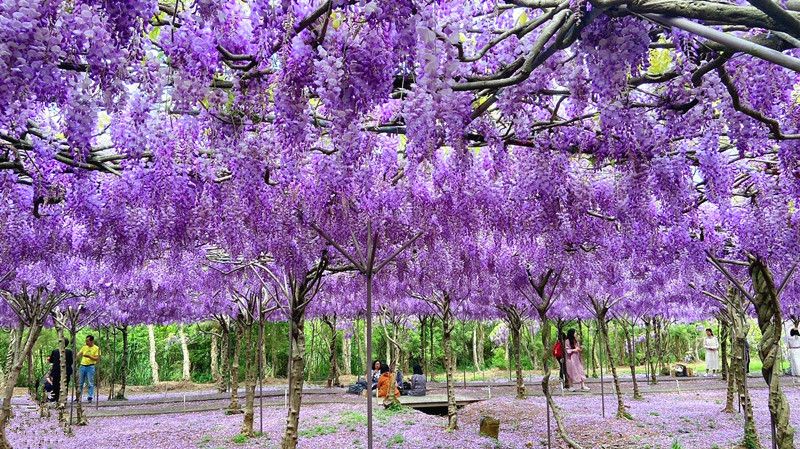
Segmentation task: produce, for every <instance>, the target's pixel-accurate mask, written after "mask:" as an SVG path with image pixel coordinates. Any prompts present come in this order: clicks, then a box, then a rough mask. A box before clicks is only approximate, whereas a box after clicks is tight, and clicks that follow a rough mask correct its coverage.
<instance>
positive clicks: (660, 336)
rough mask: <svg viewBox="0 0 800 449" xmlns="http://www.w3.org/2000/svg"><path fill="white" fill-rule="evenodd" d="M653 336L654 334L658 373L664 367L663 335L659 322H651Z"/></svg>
mask: <svg viewBox="0 0 800 449" xmlns="http://www.w3.org/2000/svg"><path fill="white" fill-rule="evenodd" d="M653 324H654V325H655V326H654V329H655V334H656V350H657V352H656V354H657V357H658V371H659V372H664V370H665V369H666V365H665V364H664V335H663V333H662V327H663V323H662V322H661V320H658V319H655V320H653Z"/></svg>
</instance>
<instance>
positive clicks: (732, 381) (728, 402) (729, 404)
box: [720, 308, 736, 413]
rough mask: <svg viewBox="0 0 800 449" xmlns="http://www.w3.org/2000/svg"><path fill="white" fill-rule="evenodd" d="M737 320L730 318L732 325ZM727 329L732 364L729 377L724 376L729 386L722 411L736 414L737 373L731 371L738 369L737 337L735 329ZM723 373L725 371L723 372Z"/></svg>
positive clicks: (729, 366) (728, 373)
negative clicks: (736, 363)
mask: <svg viewBox="0 0 800 449" xmlns="http://www.w3.org/2000/svg"><path fill="white" fill-rule="evenodd" d="M729 309H730V308H729ZM735 319H736V317H731V318H730V320H731V323H733V320H735ZM731 327H732V328H733V327H735V324H734V325H732V326H731ZM726 328H727V329H729V330H730V332H727V334H728V335H726V337H727V338H729V339H730V342H731V363H730V365H728V366H727V367H726V368H727V370H728V372H727V376H726V374H723V376H726V379H725V380H727V382H728V386H727V389H726V391H725V408H724V409H722V413H734V412H735V411H736V410H734V408H733V397H734V390H735V389H736V373H735V372H732V371H731V370H734V369H736V368H735V366H736V365H735V362H734V357H736V336H735V332H734V331H733V329H731V328H728V327H727V326H726ZM722 333H723V332H720V334H722ZM720 337H721V335H720ZM720 346H721V345H720ZM723 371H725V370H723Z"/></svg>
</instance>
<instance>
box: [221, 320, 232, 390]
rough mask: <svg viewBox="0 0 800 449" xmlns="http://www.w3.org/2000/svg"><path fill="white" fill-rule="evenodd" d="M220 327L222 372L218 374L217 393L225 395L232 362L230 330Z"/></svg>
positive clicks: (226, 327)
mask: <svg viewBox="0 0 800 449" xmlns="http://www.w3.org/2000/svg"><path fill="white" fill-rule="evenodd" d="M220 327H222V338H221V340H222V354H221V356H220V365H221V367H222V372H220V373H219V382H218V383H217V391H219V392H220V393H225V392H226V391H228V385H229V384H228V380H229V379H230V373H231V361H232V360H233V359H232V358H231V356H230V350H231V333H230V329H229V328H228V326H227V325H225V326H220Z"/></svg>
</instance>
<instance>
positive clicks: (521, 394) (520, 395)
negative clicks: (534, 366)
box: [503, 307, 525, 399]
mask: <svg viewBox="0 0 800 449" xmlns="http://www.w3.org/2000/svg"><path fill="white" fill-rule="evenodd" d="M503 311H504V312H505V314H506V324H507V325H508V330H509V332H510V333H511V345H512V347H513V351H514V368H515V372H516V377H517V379H516V384H517V396H516V398H517V399H525V379H524V377H523V376H522V350H521V349H522V342H521V341H520V329H522V318H521V316H520V314H519V311H518V310H517V308H516V307H507V308H504V310H503Z"/></svg>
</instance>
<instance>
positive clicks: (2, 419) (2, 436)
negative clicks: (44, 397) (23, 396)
mask: <svg viewBox="0 0 800 449" xmlns="http://www.w3.org/2000/svg"><path fill="white" fill-rule="evenodd" d="M24 329H25V328H24V327H23V325H22V324H21V323H20V324H19V325H18V326H17V336H18V337H17V338H18V340H17V348H19V349H18V350H17V352H16V353H15V354H14V361H13V364H12V365H11V369H10V370H9V372H8V378H7V379H6V385H5V388H4V390H3V409H2V412H0V449H12V448H11V444H10V443H9V442H8V438H7V437H6V427H7V426H8V421H9V420H10V419H11V415H12V410H11V398H12V397H13V396H14V388H15V387H16V386H17V381H19V375H20V373H21V372H22V366H23V365H24V364H25V360H26V359H27V358H28V354H30V353H31V351H32V350H33V345H34V344H36V340H37V339H38V338H39V333H40V332H41V331H42V323H40V322H38V321H37V320H34V321H33V322H32V323H31V326H30V328H29V329H28V335H27V337H26V338H25V339H24V340H23V332H24ZM23 341H24V343H23Z"/></svg>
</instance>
